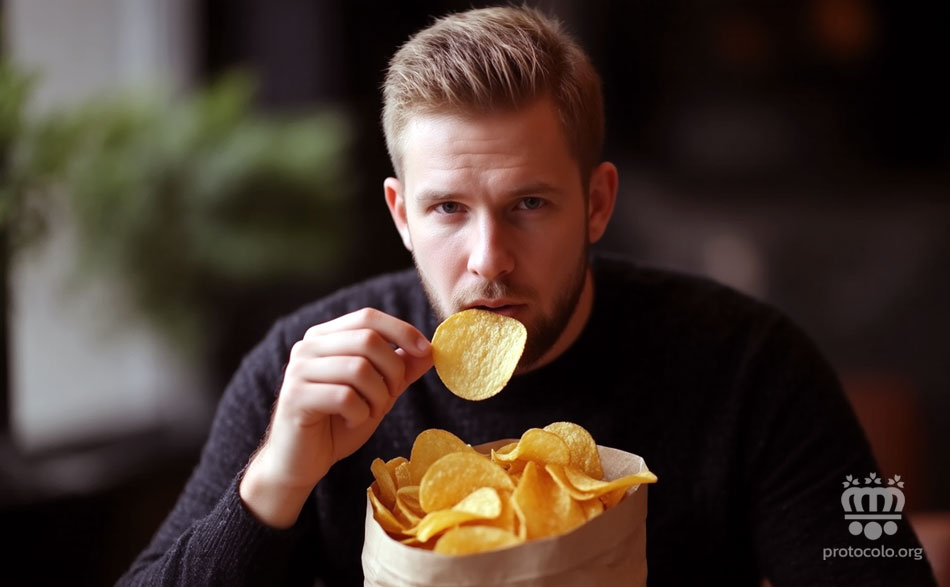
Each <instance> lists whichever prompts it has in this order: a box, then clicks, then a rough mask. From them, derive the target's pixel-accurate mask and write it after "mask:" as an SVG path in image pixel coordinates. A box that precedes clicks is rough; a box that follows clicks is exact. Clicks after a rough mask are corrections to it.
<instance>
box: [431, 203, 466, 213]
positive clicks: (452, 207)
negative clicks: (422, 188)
mask: <svg viewBox="0 0 950 587" xmlns="http://www.w3.org/2000/svg"><path fill="white" fill-rule="evenodd" d="M460 209H461V206H459V203H458V202H442V203H441V204H439V205H438V206H436V210H438V211H439V212H441V213H443V214H455V213H456V212H458V211H459V210H460Z"/></svg>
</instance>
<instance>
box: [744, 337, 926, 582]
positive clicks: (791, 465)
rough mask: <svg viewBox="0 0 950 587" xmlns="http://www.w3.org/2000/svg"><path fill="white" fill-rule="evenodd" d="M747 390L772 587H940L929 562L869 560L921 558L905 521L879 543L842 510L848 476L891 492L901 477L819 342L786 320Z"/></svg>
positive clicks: (753, 471) (755, 489) (758, 517)
mask: <svg viewBox="0 0 950 587" xmlns="http://www.w3.org/2000/svg"><path fill="white" fill-rule="evenodd" d="M742 385H744V386H745V387H746V390H747V392H748V393H750V394H753V396H752V398H751V402H752V405H753V406H755V408H754V409H753V410H750V412H749V413H750V414H752V415H753V416H752V421H750V422H748V426H749V430H750V433H749V439H750V446H748V447H747V449H748V451H749V452H748V455H749V457H748V458H749V464H750V468H749V473H748V477H747V479H746V480H745V483H744V485H745V486H746V487H748V490H749V492H750V495H749V502H750V507H751V515H750V517H749V519H750V523H751V524H752V532H753V535H754V537H755V544H756V547H757V549H758V550H759V559H760V564H761V565H762V567H763V571H764V572H765V573H766V575H767V577H768V579H769V580H770V582H771V583H772V585H773V586H774V587H782V586H784V585H790V586H791V585H862V586H869V585H870V586H873V585H881V586H884V585H908V586H910V585H914V586H917V585H920V586H927V587H931V586H935V580H934V578H933V575H932V572H931V570H930V567H929V565H928V563H927V561H926V559H923V560H917V559H916V558H915V557H914V556H912V555H908V556H893V557H888V556H870V555H871V554H873V553H872V551H871V550H867V549H874V548H875V547H878V548H880V549H882V552H883V553H885V554H886V553H887V552H890V551H889V550H886V549H893V551H894V553H895V555H897V554H900V553H901V552H904V553H913V552H919V551H915V550H914V549H917V548H920V544H919V542H918V540H917V538H916V536H915V535H914V532H913V529H912V528H911V527H910V524H909V523H908V522H907V520H906V519H904V520H900V521H899V522H898V532H897V533H896V534H895V535H893V536H887V535H885V536H883V537H881V538H880V539H878V540H871V539H868V538H867V537H865V536H863V535H858V536H855V535H852V533H851V532H850V531H849V522H848V521H846V520H845V517H844V515H845V512H844V511H843V508H842V505H841V497H842V493H843V491H844V487H843V482H844V481H845V480H846V478H847V476H848V475H852V476H854V477H856V478H857V477H860V478H861V479H862V480H863V479H864V478H865V477H868V475H869V473H872V472H873V473H876V474H878V475H879V476H880V477H883V479H884V481H883V483H884V485H885V486H886V483H887V481H886V479H887V477H889V476H892V475H894V474H899V473H900V471H880V470H879V469H878V467H877V464H876V463H875V460H874V458H873V456H872V454H871V450H870V447H869V445H868V442H867V440H866V438H865V435H864V433H863V431H862V430H861V428H860V425H859V423H858V421H857V418H856V417H855V415H854V412H853V410H852V409H851V407H850V404H849V403H848V401H847V398H846V396H845V395H844V393H843V391H842V390H841V386H840V383H839V382H838V379H837V377H836V375H835V373H834V372H833V370H832V368H831V367H830V366H829V365H828V364H827V362H826V361H825V360H824V358H822V357H821V355H820V354H819V352H818V351H817V350H816V349H815V347H814V345H813V344H812V343H811V341H809V340H808V339H807V337H806V336H805V335H804V334H803V333H802V332H801V331H800V330H799V329H798V328H796V327H795V326H793V325H792V324H790V323H789V322H787V321H785V320H779V321H778V322H777V323H776V324H775V325H774V327H773V328H772V330H771V331H770V333H769V335H768V336H766V337H765V338H764V339H763V342H762V344H761V346H760V348H759V349H758V352H757V353H755V355H754V356H753V358H751V359H750V361H749V362H748V364H747V371H746V373H745V377H744V380H743V382H742ZM908 490H912V488H910V487H908ZM849 547H850V551H849V550H848V549H849ZM855 549H861V552H860V553H859V554H857V555H855V554H854V552H855ZM902 549H904V550H902ZM848 552H850V553H851V554H850V555H848V554H847V553H848ZM829 553H834V556H832V555H831V554H829ZM843 553H844V554H843ZM865 553H867V555H866V554H865Z"/></svg>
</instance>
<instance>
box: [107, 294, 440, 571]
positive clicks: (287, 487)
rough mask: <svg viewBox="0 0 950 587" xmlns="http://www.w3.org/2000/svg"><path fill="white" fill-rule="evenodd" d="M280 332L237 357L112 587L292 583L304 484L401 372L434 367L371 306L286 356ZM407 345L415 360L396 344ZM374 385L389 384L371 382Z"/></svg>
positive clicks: (372, 423) (357, 439) (354, 444)
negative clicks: (162, 513) (193, 456)
mask: <svg viewBox="0 0 950 587" xmlns="http://www.w3.org/2000/svg"><path fill="white" fill-rule="evenodd" d="M393 329H397V330H400V334H398V335H396V336H393V335H392V330H393ZM415 337H418V338H419V339H421V342H420V341H418V340H417V339H416V338H415ZM285 338H286V335H285V334H284V333H283V331H282V329H281V328H280V327H279V326H278V327H275V328H274V329H273V330H272V331H271V333H270V334H269V335H268V337H267V339H265V341H264V342H262V343H261V344H260V345H259V346H258V347H257V348H256V349H255V350H254V351H253V352H252V353H251V354H249V355H248V356H247V357H246V358H245V360H244V361H243V363H242V365H241V367H240V369H239V370H238V372H237V373H236V374H235V376H234V378H233V379H232V381H231V383H230V384H229V386H228V389H227V390H226V392H225V394H224V396H223V397H222V400H221V403H220V405H219V407H218V411H217V414H216V416H215V421H214V424H213V426H212V430H211V434H210V436H209V439H208V442H207V443H206V445H205V448H204V450H203V452H202V458H201V462H200V463H199V465H198V467H197V468H196V470H195V472H194V473H193V475H192V477H191V479H190V480H189V481H188V483H187V485H186V487H185V490H184V491H183V493H182V495H181V497H180V498H179V501H178V503H177V504H176V505H175V508H174V509H173V511H172V512H171V514H170V515H169V517H168V518H167V519H166V521H165V522H164V523H163V525H162V527H161V528H160V529H159V531H158V533H157V534H156V535H155V537H154V539H153V540H152V543H151V544H150V545H149V547H148V548H147V549H146V550H145V551H143V552H142V553H141V554H140V555H139V557H138V559H137V560H136V561H135V562H134V563H133V565H132V567H131V568H130V569H129V571H128V573H127V574H126V575H125V576H124V577H122V579H120V581H119V584H121V585H153V584H161V585H196V584H208V583H210V582H216V583H223V584H228V585H244V584H246V585H255V584H264V583H267V584H283V583H284V582H287V581H290V580H291V579H292V578H293V577H292V576H294V575H296V574H298V573H299V572H301V571H300V570H299V569H292V568H289V567H290V557H291V556H292V553H293V551H294V547H295V545H296V544H297V543H298V542H299V541H300V540H301V539H302V538H304V537H305V536H306V535H307V534H308V533H309V532H312V531H313V524H312V521H311V520H309V519H306V518H302V519H299V520H298V518H299V514H300V511H301V507H302V506H303V503H304V502H305V501H306V499H307V498H308V497H309V495H310V493H311V491H312V489H313V487H314V486H315V485H316V483H317V482H318V481H319V480H320V478H321V477H322V476H323V474H325V473H326V471H327V470H328V469H329V467H330V465H332V464H333V463H334V462H336V460H339V459H340V458H343V457H344V456H346V455H348V454H350V453H351V452H352V451H354V450H356V449H357V448H358V447H359V446H361V445H362V444H363V443H364V442H365V441H366V439H368V438H369V436H370V435H371V434H372V432H373V430H375V428H376V426H377V425H378V424H379V421H380V420H381V419H382V417H383V416H384V415H385V414H386V413H387V412H388V411H389V409H390V408H391V407H392V403H393V402H394V401H395V399H396V398H397V397H398V395H399V394H401V393H402V392H403V391H404V390H405V388H406V386H407V385H408V383H410V382H411V381H407V380H405V379H404V378H406V377H412V378H413V379H412V380H414V379H415V378H418V377H419V376H420V375H421V374H422V373H423V372H425V370H427V369H428V367H429V366H431V356H430V352H429V349H428V343H427V341H426V340H425V338H424V337H422V335H421V334H419V333H418V331H416V330H415V329H414V328H413V327H412V326H410V325H408V324H406V323H404V322H402V321H400V320H397V319H396V318H393V317H391V316H388V315H386V314H383V313H381V312H378V311H375V310H361V311H358V312H354V313H353V314H348V315H346V316H343V317H341V318H339V319H337V320H333V321H330V322H327V323H325V324H322V325H320V326H315V327H313V328H311V329H310V330H309V331H308V332H307V334H306V335H305V336H304V339H303V340H302V341H301V342H299V343H297V344H296V345H294V346H293V350H292V351H288V348H287V347H288V344H287V343H286V342H285ZM409 344H414V345H416V346H415V347H414V349H413V350H412V352H413V353H415V356H412V355H409V354H408V353H407V352H406V351H403V350H402V346H401V345H409ZM288 356H289V360H288ZM285 362H286V363H287V367H286V372H285V371H284V368H283V365H284V363H285ZM384 362H387V363H385V364H384ZM397 362H398V364H397ZM376 365H382V366H381V367H379V368H378V369H377V367H376ZM397 376H398V377H397ZM379 381H385V382H387V383H386V385H385V386H383V387H382V388H379V387H376V385H377V382H379ZM278 388H279V389H280V393H279V394H276V391H277V389H278ZM275 395H277V397H278V401H277V403H276V406H275V405H274V398H275ZM272 408H273V410H272ZM268 423H270V426H269V428H268ZM262 438H265V440H264V442H263V443H262V442H261V439H262ZM252 455H253V457H252ZM249 460H250V463H249ZM255 463H256V465H255ZM245 492H246V495H247V497H244V496H245ZM309 558H310V560H311V561H312V560H314V558H315V557H314V555H313V553H311V556H310V557H309ZM304 574H305V573H304ZM311 574H312V571H311ZM296 578H297V579H306V577H296ZM310 580H311V581H312V578H311V579H310Z"/></svg>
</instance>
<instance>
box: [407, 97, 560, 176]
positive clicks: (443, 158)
mask: <svg viewBox="0 0 950 587" xmlns="http://www.w3.org/2000/svg"><path fill="white" fill-rule="evenodd" d="M402 145H403V157H402V160H403V173H404V175H405V177H404V178H403V180H404V181H405V182H406V184H407V187H408V185H409V184H412V183H415V182H416V181H419V180H422V179H433V178H435V177H439V176H447V175H450V174H454V175H459V174H461V175H476V174H484V173H492V174H496V175H497V174H514V175H518V174H522V175H525V174H526V175H545V176H547V177H546V179H547V180H550V181H568V180H569V179H570V177H571V176H573V175H575V174H577V173H578V165H577V162H576V160H575V159H574V157H573V156H572V154H571V151H570V149H569V146H568V143H567V139H566V137H565V135H564V131H563V129H562V126H561V124H560V121H559V119H558V116H557V111H556V110H555V108H554V106H553V104H552V103H551V102H550V101H549V100H546V99H542V100H538V101H536V102H533V103H531V104H529V105H528V106H525V107H522V108H519V109H517V110H509V111H501V112H491V113H448V112H435V113H421V114H416V115H415V116H413V117H411V118H410V119H409V121H408V123H407V124H406V127H405V130H404V132H403V140H402Z"/></svg>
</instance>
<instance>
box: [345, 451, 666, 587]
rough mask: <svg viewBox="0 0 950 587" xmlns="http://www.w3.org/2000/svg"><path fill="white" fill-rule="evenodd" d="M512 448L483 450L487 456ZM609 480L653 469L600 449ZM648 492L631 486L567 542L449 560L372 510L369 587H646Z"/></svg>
mask: <svg viewBox="0 0 950 587" xmlns="http://www.w3.org/2000/svg"><path fill="white" fill-rule="evenodd" d="M508 442H511V441H508V440H505V441H498V442H494V443H490V444H487V445H482V446H479V447H476V448H478V449H479V450H480V451H487V450H488V449H490V448H497V447H500V446H502V445H504V444H506V443H508ZM598 450H599V451H600V458H601V460H602V461H603V465H604V477H605V478H606V479H616V478H617V477H622V476H624V475H629V474H632V473H638V472H640V471H641V470H643V469H646V464H645V463H644V462H643V459H642V458H640V457H639V456H637V455H634V454H631V453H628V452H624V451H620V450H616V449H613V448H607V447H598ZM646 513H647V486H646V485H639V486H635V487H631V488H630V489H629V490H628V491H627V494H626V497H624V499H623V501H621V502H620V503H619V504H618V505H616V506H615V507H613V508H610V509H608V510H606V511H605V512H604V513H603V514H601V515H599V516H597V517H596V518H594V519H592V520H590V521H588V522H587V523H585V524H582V525H581V526H578V527H577V528H575V529H574V530H572V531H570V532H568V533H567V534H563V535H561V536H552V537H550V538H543V539H539V540H532V541H529V542H526V543H524V544H521V545H519V546H515V547H511V548H505V549H501V550H494V551H490V552H482V553H478V554H472V555H467V556H449V555H444V554H437V553H435V552H431V551H428V550H424V549H420V548H413V547H411V546H406V545H404V544H400V543H399V542H398V541H396V540H393V539H392V538H391V537H390V536H389V535H388V534H386V532H385V531H384V530H383V529H382V528H381V527H380V526H379V523H377V522H376V520H375V518H374V517H373V508H372V506H371V505H370V504H369V500H367V503H366V533H365V538H364V541H363V576H364V585H372V586H380V587H382V586H386V587H409V586H413V587H423V586H424V587H429V586H445V587H448V586H452V587H469V586H471V587H474V586H476V585H514V586H518V587H527V586H533V585H545V586H555V587H560V586H564V587H567V586H577V587H581V586H583V587H589V586H591V585H597V586H598V587H601V586H610V585H624V586H644V585H646V579H647V561H646Z"/></svg>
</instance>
